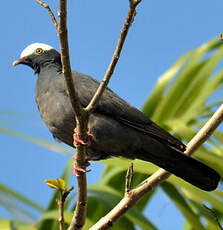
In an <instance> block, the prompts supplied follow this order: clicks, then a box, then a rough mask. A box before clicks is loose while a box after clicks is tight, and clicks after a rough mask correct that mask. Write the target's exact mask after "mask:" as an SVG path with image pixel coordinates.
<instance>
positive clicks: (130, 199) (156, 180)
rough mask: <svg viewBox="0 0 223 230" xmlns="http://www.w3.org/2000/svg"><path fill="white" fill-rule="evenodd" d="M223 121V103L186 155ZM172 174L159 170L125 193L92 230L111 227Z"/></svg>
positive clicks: (191, 144) (196, 137)
mask: <svg viewBox="0 0 223 230" xmlns="http://www.w3.org/2000/svg"><path fill="white" fill-rule="evenodd" d="M222 121H223V104H222V105H221V106H220V107H219V109H218V110H217V111H216V112H215V113H214V115H213V116H212V117H211V118H210V120H209V121H208V122H207V123H206V124H205V125H204V126H203V127H202V129H201V130H200V131H199V132H198V133H197V134H196V135H195V136H194V137H193V139H192V140H191V141H190V142H189V143H188V145H187V150H186V151H185V154H186V155H189V156H190V155H192V154H193V153H194V151H195V150H196V149H198V148H199V147H200V146H201V145H202V144H203V143H204V142H205V141H206V140H207V139H208V138H209V137H210V136H211V135H212V133H213V132H214V130H215V129H216V128H217V127H218V126H219V125H220V123H221V122H222ZM170 176H171V173H169V172H167V171H166V170H164V169H159V170H157V171H156V172H155V173H154V174H153V175H151V176H150V177H148V178H147V179H146V180H144V181H143V182H142V183H141V184H140V186H138V187H137V188H135V189H132V190H130V191H129V192H126V193H125V196H124V197H123V199H122V200H121V201H120V202H119V203H118V204H117V205H116V206H115V207H114V208H113V209H112V210H111V211H110V212H109V213H108V214H107V215H106V216H104V217H103V218H101V219H100V220H99V221H98V222H97V223H96V224H95V225H94V226H92V227H91V228H90V230H99V229H100V230H105V229H109V228H110V227H111V226H112V225H113V224H114V223H115V222H116V221H117V220H118V219H119V218H120V217H121V216H123V215H124V214H125V213H126V212H127V211H128V210H129V209H130V208H132V207H133V206H135V205H136V203H137V202H138V201H139V200H140V199H142V198H143V196H144V195H145V194H147V193H148V192H150V191H152V190H153V189H154V188H155V187H157V186H158V185H159V184H161V183H162V182H163V181H164V180H166V179H167V178H168V177H170Z"/></svg>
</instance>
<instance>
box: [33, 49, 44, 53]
mask: <svg viewBox="0 0 223 230" xmlns="http://www.w3.org/2000/svg"><path fill="white" fill-rule="evenodd" d="M35 52H36V54H41V53H43V49H42V48H37V49H36V51H35Z"/></svg>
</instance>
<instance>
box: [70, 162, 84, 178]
mask: <svg viewBox="0 0 223 230" xmlns="http://www.w3.org/2000/svg"><path fill="white" fill-rule="evenodd" d="M72 166H73V169H74V171H73V174H74V176H79V174H78V172H86V170H85V169H82V168H78V167H77V163H76V162H73V164H72Z"/></svg>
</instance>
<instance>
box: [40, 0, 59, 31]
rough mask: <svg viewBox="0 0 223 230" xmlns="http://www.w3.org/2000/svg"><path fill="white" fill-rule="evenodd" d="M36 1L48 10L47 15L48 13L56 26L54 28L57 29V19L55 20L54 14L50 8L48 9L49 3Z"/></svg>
mask: <svg viewBox="0 0 223 230" xmlns="http://www.w3.org/2000/svg"><path fill="white" fill-rule="evenodd" d="M36 1H37V2H38V3H39V4H40V5H41V6H43V7H44V8H45V9H46V10H47V11H48V13H49V15H50V17H51V19H52V21H53V24H54V25H55V27H56V30H58V24H57V20H56V18H55V16H54V14H53V12H52V10H51V9H50V7H49V5H47V4H46V3H44V2H42V1H40V0H36Z"/></svg>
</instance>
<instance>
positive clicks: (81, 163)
mask: <svg viewBox="0 0 223 230" xmlns="http://www.w3.org/2000/svg"><path fill="white" fill-rule="evenodd" d="M37 2H38V3H39V4H40V5H41V6H43V7H44V8H45V9H47V10H48V13H49V15H50V17H51V19H52V21H53V23H54V25H55V27H56V29H57V32H58V35H59V39H60V49H61V62H62V71H63V73H64V77H65V80H66V84H67V89H68V95H69V99H70V101H71V105H72V107H73V110H74V113H75V118H76V129H77V135H78V139H81V140H86V132H87V124H88V117H89V114H90V113H91V112H93V109H94V108H95V106H96V105H97V103H98V102H99V100H100V98H101V96H102V94H103V92H104V90H105V89H106V87H107V85H108V83H109V80H110V78H111V76H112V74H113V72H114V69H115V66H116V64H117V62H118V60H119V56H120V53H121V50H122V47H123V44H124V42H125V38H126V36H127V33H128V30H129V28H130V26H131V24H132V22H133V19H134V16H135V14H136V11H135V8H136V6H137V5H138V4H139V3H140V2H141V0H131V1H130V8H129V12H128V15H127V17H126V20H125V23H124V26H123V28H122V30H121V32H120V38H119V40H118V43H117V46H116V48H115V52H114V55H113V57H112V60H111V62H110V64H109V66H108V69H107V71H106V73H105V76H104V79H103V81H102V82H101V84H100V85H99V88H98V90H97V91H96V93H95V95H94V96H93V98H92V100H91V102H90V104H89V105H88V106H87V108H86V109H85V110H83V109H82V107H81V105H80V102H79V99H78V95H77V93H76V91H75V87H74V84H73V79H72V72H71V66H70V58H69V47H68V36H67V1H66V0H60V4H59V12H58V17H59V23H58V24H57V21H56V19H55V16H54V14H53V13H52V11H51V9H50V7H49V6H48V5H47V4H45V3H43V2H41V1H40V0H37ZM85 155H86V146H85V145H80V144H78V145H77V153H76V162H77V167H78V168H82V169H84V170H85V169H86V166H85ZM77 185H78V190H77V205H76V209H75V213H74V216H73V218H72V221H71V224H70V226H69V228H68V230H74V229H82V227H83V225H84V223H85V218H86V208H87V179H86V172H80V173H79V175H78V176H77Z"/></svg>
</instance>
